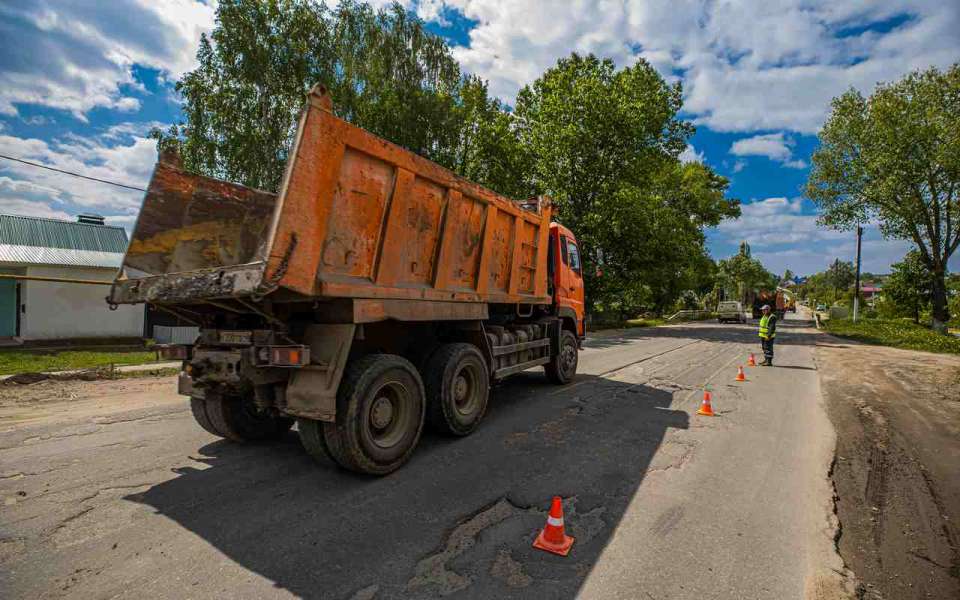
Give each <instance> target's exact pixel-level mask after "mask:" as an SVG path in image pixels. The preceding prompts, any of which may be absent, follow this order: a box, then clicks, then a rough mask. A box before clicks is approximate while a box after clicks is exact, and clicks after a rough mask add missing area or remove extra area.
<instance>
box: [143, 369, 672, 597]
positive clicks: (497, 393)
mask: <svg viewBox="0 0 960 600" xmlns="http://www.w3.org/2000/svg"><path fill="white" fill-rule="evenodd" d="M681 393H682V392H681ZM672 395H673V394H672V391H670V390H664V389H659V388H654V387H649V386H646V385H632V384H628V383H623V382H618V381H613V380H610V379H604V378H598V377H591V376H581V377H579V378H578V379H577V381H576V383H575V384H573V385H571V386H567V387H564V388H558V387H553V386H550V385H547V384H546V383H545V382H544V378H543V376H542V375H541V374H539V373H530V374H521V375H519V376H517V377H515V378H513V379H512V380H510V381H508V382H507V383H505V384H504V385H502V386H500V387H499V388H497V389H496V390H494V392H493V395H492V398H491V405H490V408H489V411H488V414H487V417H486V420H485V422H484V424H483V426H481V428H480V429H479V430H478V431H477V432H475V433H474V434H473V435H471V436H470V437H467V438H463V439H449V438H443V437H440V436H437V435H435V434H426V435H425V436H424V438H423V439H422V441H421V444H420V447H419V448H418V449H417V452H416V453H415V454H414V457H413V459H412V460H411V461H410V463H408V464H407V465H406V466H404V467H403V468H402V469H400V470H399V471H398V472H396V473H393V474H391V475H389V476H387V477H383V478H379V479H375V478H368V477H362V476H357V475H354V474H351V473H347V472H344V471H342V470H340V469H338V468H336V467H335V466H333V465H332V464H329V465H318V464H316V463H314V462H313V461H311V460H310V459H309V458H308V457H307V456H306V454H305V453H304V452H303V451H302V450H301V448H300V447H299V441H298V440H297V439H296V436H295V434H291V435H290V436H288V437H287V438H285V439H284V440H282V441H281V442H279V443H276V444H272V445H258V446H241V445H235V444H231V443H228V442H225V441H217V442H213V443H210V444H207V445H206V446H204V447H202V448H200V449H199V450H198V453H199V456H197V454H196V453H194V456H195V458H197V460H199V461H200V462H202V463H205V464H206V467H205V468H192V467H191V468H183V469H179V470H178V471H177V473H178V476H177V477H175V478H173V479H171V480H169V481H166V482H163V483H160V484H157V485H155V486H153V487H152V488H150V489H148V490H147V491H146V492H143V493H139V494H135V495H131V496H128V497H127V498H126V499H127V500H130V501H134V502H140V503H144V504H146V505H149V506H151V507H153V508H155V509H156V510H157V511H158V512H159V513H160V514H162V515H164V516H166V517H168V518H169V519H172V520H173V521H174V522H176V523H178V524H179V525H181V526H183V527H185V528H186V529H188V530H189V531H191V532H193V533H194V534H196V535H198V536H200V537H201V538H203V539H204V540H205V541H206V542H208V543H209V544H211V545H212V546H214V547H215V548H216V549H217V550H219V551H220V552H222V553H223V554H224V555H225V556H226V557H228V558H230V559H231V560H233V561H235V562H236V563H238V564H240V565H242V566H243V567H245V568H246V569H248V570H250V571H253V572H255V573H258V574H259V575H261V576H263V577H265V578H267V579H269V580H271V581H272V582H274V585H275V586H276V587H277V588H282V589H285V590H288V591H289V592H291V593H293V594H295V595H297V596H301V597H307V598H353V597H356V598H374V597H375V598H378V599H383V598H410V597H415V598H420V597H424V598H432V597H438V596H440V595H447V594H451V593H455V594H456V597H458V598H460V597H465V598H494V597H496V598H530V597H536V598H573V597H574V596H576V594H577V592H578V590H579V589H580V587H581V585H582V584H583V582H584V580H585V579H586V577H587V576H588V575H589V573H590V571H591V569H592V568H593V566H594V565H595V564H596V563H597V561H598V559H599V558H600V555H601V552H602V551H603V549H604V548H605V547H606V545H607V543H608V541H609V540H610V538H611V536H612V535H613V533H614V531H615V530H616V528H617V526H618V524H619V523H620V521H621V519H622V517H623V514H624V511H625V510H626V508H627V506H628V503H629V502H630V500H631V498H632V497H633V495H634V492H635V491H636V489H637V487H638V486H639V485H640V483H641V482H642V481H643V479H644V478H645V477H646V476H648V474H649V473H650V472H651V471H659V470H666V469H669V468H670V467H675V466H678V465H679V464H680V462H681V461H682V460H683V459H684V458H683V457H684V456H685V455H686V453H688V452H689V451H690V449H689V447H680V444H677V443H676V442H672V441H666V440H665V437H666V434H667V432H668V430H669V429H671V428H675V429H686V428H688V427H689V417H688V415H687V413H686V412H685V411H681V410H674V409H672V408H671V402H672ZM658 450H660V452H658ZM554 495H559V496H562V497H563V498H564V506H565V512H566V515H565V516H566V523H567V529H568V533H569V534H571V535H573V536H575V537H576V543H575V545H574V547H573V551H572V553H571V555H570V556H569V557H566V558H561V557H558V556H554V555H551V554H547V553H544V552H541V551H539V550H534V549H533V548H531V543H532V541H533V539H534V537H535V535H536V534H537V532H538V531H539V529H540V528H542V527H543V525H544V523H545V520H546V509H547V508H548V506H549V502H550V499H551V497H552V496H554ZM661 534H662V532H661V533H657V532H651V535H661ZM638 543H642V540H638ZM184 584H185V585H187V586H189V585H191V584H192V582H190V581H184ZM638 592H639V591H638Z"/></svg>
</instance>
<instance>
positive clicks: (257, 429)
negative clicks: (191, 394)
mask: <svg viewBox="0 0 960 600" xmlns="http://www.w3.org/2000/svg"><path fill="white" fill-rule="evenodd" d="M200 402H202V403H203V409H204V413H205V414H206V418H207V421H208V422H209V424H210V426H211V427H212V430H211V429H207V427H206V426H205V425H204V423H203V422H201V421H200V419H199V418H197V412H198V410H197V408H196V407H195V405H194V401H193V400H191V403H190V408H191V409H193V411H194V418H197V422H198V423H200V426H201V427H203V428H204V429H207V431H210V432H211V433H214V434H215V435H219V436H220V437H223V438H226V439H228V440H231V441H234V442H253V441H258V440H272V439H277V438H279V437H280V436H282V435H283V434H285V433H286V432H287V431H289V430H290V427H292V426H293V419H291V418H289V417H279V416H276V415H273V414H270V413H269V412H266V411H261V410H259V409H258V408H257V407H256V405H255V404H254V403H253V398H241V397H238V396H217V397H213V398H207V399H206V400H201V401H200Z"/></svg>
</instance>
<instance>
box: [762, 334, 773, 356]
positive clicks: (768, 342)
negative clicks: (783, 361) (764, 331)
mask: <svg viewBox="0 0 960 600" xmlns="http://www.w3.org/2000/svg"><path fill="white" fill-rule="evenodd" d="M773 340H774V338H769V339H768V338H760V346H762V347H763V358H764V359H766V360H767V362H773Z"/></svg>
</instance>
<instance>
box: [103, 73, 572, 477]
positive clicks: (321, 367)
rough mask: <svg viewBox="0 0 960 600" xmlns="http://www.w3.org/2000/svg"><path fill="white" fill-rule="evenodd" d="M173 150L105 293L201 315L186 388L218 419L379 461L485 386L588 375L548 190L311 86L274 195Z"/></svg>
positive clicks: (482, 398) (390, 460)
mask: <svg viewBox="0 0 960 600" xmlns="http://www.w3.org/2000/svg"><path fill="white" fill-rule="evenodd" d="M178 163H179V161H178V159H177V157H176V156H175V155H167V156H163V157H161V160H160V162H159V163H158V164H157V166H156V168H155V170H154V173H153V177H152V179H151V181H150V186H149V189H148V190H147V193H146V195H145V198H144V202H143V208H142V210H141V212H140V216H139V218H138V220H137V223H136V226H135V227H134V231H133V235H132V237H131V241H130V245H129V248H128V250H127V253H126V256H125V259H124V264H123V268H122V269H121V271H120V274H119V276H118V278H117V279H116V281H115V282H114V284H113V287H112V288H111V291H110V296H109V298H108V301H109V302H110V303H111V304H128V303H149V304H151V305H153V306H155V307H156V308H158V309H161V310H164V311H168V312H171V313H174V314H176V315H178V316H179V317H180V318H182V319H184V320H186V321H188V322H192V323H195V324H196V325H197V326H199V328H200V335H199V337H198V338H197V340H196V342H195V343H194V344H192V345H190V346H166V347H163V348H161V353H162V354H163V355H164V356H165V357H168V358H177V359H181V360H183V371H182V373H181V375H180V379H179V391H180V393H181V394H184V395H186V396H189V397H190V402H191V405H192V409H193V414H194V417H195V418H196V420H197V422H198V423H199V424H200V425H201V426H202V427H203V428H204V429H206V430H208V431H209V432H211V433H213V434H215V435H219V436H222V437H224V438H227V439H230V440H235V441H246V440H254V439H266V438H272V437H276V436H279V435H282V434H284V433H285V432H286V431H287V430H288V429H289V428H290V427H291V426H292V424H293V422H294V420H296V421H297V429H298V431H299V434H300V438H301V440H302V441H303V445H304V447H305V448H306V450H307V451H308V452H309V453H310V454H312V455H314V456H315V457H317V458H321V457H330V458H332V459H333V460H334V461H336V462H337V463H339V464H340V465H341V466H343V467H345V468H348V469H351V470H355V471H360V472H365V473H371V474H385V473H389V472H391V471H393V470H394V469H396V468H398V467H399V466H400V465H401V464H403V463H404V462H405V461H406V460H407V459H408V458H409V456H410V454H411V453H412V451H413V449H414V447H415V446H416V444H417V442H418V440H419V438H420V434H421V430H422V428H423V424H424V422H425V421H426V422H427V423H429V424H430V425H432V426H433V428H435V429H436V430H439V431H442V432H445V433H448V434H452V435H461V436H462V435H467V434H469V433H470V432H472V431H473V430H474V429H475V428H476V427H477V425H478V424H479V422H480V420H481V419H482V418H483V415H484V412H485V411H486V406H487V401H488V395H489V390H490V385H491V383H493V382H496V381H498V380H500V379H503V378H505V377H507V376H509V375H512V374H514V373H518V372H520V371H524V370H527V369H530V368H533V367H539V366H542V367H543V368H544V370H545V371H546V375H547V377H548V378H549V379H550V380H551V381H553V382H555V383H560V384H563V383H567V382H569V381H570V380H571V379H572V378H573V377H574V374H575V373H576V368H577V353H578V349H579V345H580V340H581V339H582V336H583V335H584V321H583V300H584V289H583V279H582V273H581V261H580V253H579V250H578V247H577V242H576V239H575V238H574V236H573V234H572V233H571V232H570V231H568V230H567V229H565V228H564V227H562V226H561V225H559V224H556V223H551V219H550V216H551V212H550V203H549V201H548V199H546V198H537V199H533V200H531V201H527V202H514V201H512V200H510V199H508V198H505V197H503V196H500V195H498V194H496V193H494V192H492V191H490V190H488V189H485V188H483V187H481V186H479V185H476V184H474V183H471V182H469V181H466V180H464V179H462V178H460V177H458V176H457V175H455V174H453V173H451V172H450V171H448V170H446V169H444V168H442V167H440V166H439V165H437V164H435V163H433V162H430V161H428V160H426V159H424V158H422V157H420V156H417V155H415V154H413V153H411V152H409V151H407V150H405V149H403V148H400V147H398V146H396V145H394V144H391V143H390V142H387V141H385V140H383V139H381V138H378V137H376V136H374V135H372V134H370V133H369V132H367V131H364V130H363V129H360V128H358V127H355V126H353V125H350V124H349V123H347V122H345V121H343V120H341V119H338V118H337V117H335V116H334V115H333V113H332V111H331V105H330V101H329V99H328V97H327V96H326V95H325V94H324V93H323V90H322V89H319V88H315V90H314V91H312V92H311V93H310V95H309V96H308V102H307V107H306V109H305V110H304V112H303V114H302V116H301V118H300V122H299V127H298V129H297V134H296V137H295V141H294V144H293V148H292V150H291V153H290V158H289V160H288V163H287V166H286V172H285V175H284V179H283V185H282V187H281V190H280V192H279V194H272V193H268V192H263V191H260V190H255V189H250V188H247V187H244V186H241V185H237V184H233V183H228V182H224V181H219V180H216V179H212V178H209V177H203V176H200V175H196V174H192V173H188V172H185V171H183V170H182V169H181V168H179V164H178Z"/></svg>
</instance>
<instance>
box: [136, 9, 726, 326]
mask: <svg viewBox="0 0 960 600" xmlns="http://www.w3.org/2000/svg"><path fill="white" fill-rule="evenodd" d="M197 58H198V63H199V65H198V67H197V68H196V69H195V70H193V71H192V72H190V73H187V74H186V75H185V76H184V77H183V79H182V80H181V81H180V82H179V83H178V84H177V89H178V91H179V92H180V94H181V95H182V97H183V112H184V115H185V118H186V121H185V123H183V124H181V125H179V126H176V127H173V128H171V130H170V131H167V132H155V134H154V135H155V137H157V138H158V140H159V143H160V146H161V148H165V147H169V146H178V147H179V150H180V153H181V155H182V158H183V162H184V166H185V167H186V168H187V169H189V170H192V171H196V172H200V173H203V174H206V175H211V176H215V177H219V178H222V179H228V180H232V181H236V182H239V183H243V184H245V185H248V186H252V187H258V188H263V189H267V190H276V189H277V188H278V187H279V184H280V180H281V178H282V175H283V168H284V165H285V163H286V161H287V158H288V156H287V154H288V152H289V150H290V147H291V143H292V138H293V135H294V133H295V128H296V119H297V116H298V115H299V113H300V111H301V109H302V107H303V102H304V98H305V95H306V93H307V91H308V90H309V89H310V88H311V87H312V86H313V85H314V84H316V83H321V84H323V85H324V86H325V87H326V88H327V89H328V91H329V93H330V95H331V97H332V100H333V103H334V110H335V112H336V113H337V115H338V116H340V117H342V118H344V119H346V120H348V121H350V122H352V123H353V124H355V125H358V126H360V127H363V128H365V129H367V130H369V131H371V132H373V133H375V134H378V135H380V136H382V137H384V138H386V139H388V140H390V141H392V142H394V143H397V144H399V145H401V146H404V147H406V148H408V149H410V150H412V151H414V152H416V153H417V154H420V155H422V156H424V157H426V158H429V159H431V160H433V161H435V162H437V163H439V164H441V165H443V166H445V167H447V168H449V169H451V170H453V171H455V172H457V173H458V174H460V175H463V176H464V177H466V178H468V179H471V180H473V181H476V182H478V183H480V184H482V185H486V186H488V187H490V188H492V189H494V190H496V191H498V192H500V193H502V194H505V195H508V196H511V197H514V198H524V197H529V196H532V195H536V194H548V195H550V196H552V198H553V200H554V205H555V207H556V210H555V214H556V217H557V219H558V220H559V221H561V222H562V223H564V224H565V225H567V226H568V227H570V228H571V229H572V230H573V231H574V233H575V234H576V236H577V238H578V240H579V242H580V244H581V254H582V255H583V259H584V269H583V273H584V275H585V278H586V285H587V298H588V302H589V303H591V304H592V303H599V304H601V305H604V306H612V305H613V304H614V303H616V304H618V305H619V306H620V307H621V308H623V307H630V308H634V307H653V308H655V309H657V310H663V309H665V308H666V307H668V306H670V305H672V303H673V302H674V300H675V299H676V298H677V297H678V296H679V295H680V294H681V293H682V292H684V291H686V290H691V291H693V293H694V294H701V293H706V292H709V291H710V290H711V289H712V287H713V277H714V273H715V265H714V263H713V261H712V260H711V259H710V258H709V256H708V255H707V254H706V251H705V249H704V242H705V238H704V234H703V228H704V227H708V226H713V225H717V224H718V223H719V222H720V221H721V220H722V219H724V218H729V217H736V216H739V214H740V209H739V203H738V201H736V200H731V199H727V198H726V197H725V193H726V190H727V186H728V182H727V180H726V179H725V178H723V177H721V176H719V175H717V174H716V173H714V172H713V171H712V170H711V169H710V168H709V167H707V166H705V165H703V164H699V163H690V164H681V163H680V161H679V159H678V156H679V154H680V153H681V152H682V151H683V150H684V148H685V147H686V144H687V139H688V138H689V137H690V135H691V134H692V133H693V127H692V125H690V124H689V123H687V122H685V121H683V120H681V119H680V118H679V117H678V112H679V110H680V108H681V99H682V93H681V89H680V86H679V84H677V85H669V84H667V83H666V82H665V81H664V80H663V78H662V77H660V75H659V74H658V73H657V72H656V70H655V69H653V67H651V66H650V65H649V64H648V63H647V62H645V61H643V60H641V61H639V62H638V63H636V64H635V65H633V66H630V67H627V68H624V69H617V68H616V67H615V65H614V63H613V62H612V61H610V60H604V59H600V58H597V57H595V56H593V55H589V56H578V55H576V54H573V55H571V56H569V57H567V58H563V59H561V60H560V61H558V62H557V64H556V65H555V66H554V67H553V68H551V69H549V70H547V71H546V72H545V73H544V74H543V75H541V76H540V77H539V78H537V79H536V80H535V81H534V82H532V83H531V84H530V85H528V86H527V87H525V88H523V89H522V90H521V91H520V93H519V95H518V98H517V106H516V108H515V110H510V109H509V108H508V107H506V106H504V105H502V104H501V102H500V101H499V100H497V99H496V98H492V97H491V96H490V94H489V91H488V88H487V83H486V82H485V81H483V80H481V79H479V78H477V77H474V76H464V75H463V74H462V73H461V71H460V69H459V66H458V64H457V62H456V60H455V59H454V58H453V55H452V54H451V51H450V48H449V47H448V46H447V45H446V43H445V42H444V41H443V40H442V39H441V38H439V37H437V36H434V35H432V34H430V33H429V32H427V31H426V30H425V28H424V24H423V23H422V22H421V21H420V20H419V19H418V18H416V16H415V15H412V14H411V13H407V12H406V11H405V10H404V9H403V8H402V7H401V6H400V5H398V4H394V5H392V6H391V7H389V8H387V9H383V10H374V9H372V8H370V7H369V6H368V5H366V4H360V3H358V2H356V1H355V0H343V1H342V2H340V3H339V5H338V6H337V8H336V9H334V10H330V9H328V8H326V6H325V4H323V3H319V2H315V1H312V0H263V1H261V0H223V1H222V2H220V4H219V7H218V9H217V24H216V27H215V29H214V31H213V32H212V33H211V35H210V37H209V38H207V37H203V38H202V39H201V42H200V48H199V50H198V52H197ZM600 270H602V272H603V276H602V277H597V272H598V271H600Z"/></svg>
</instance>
